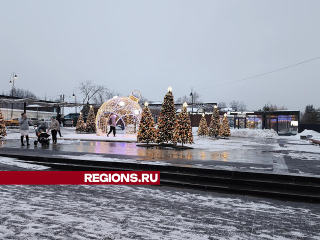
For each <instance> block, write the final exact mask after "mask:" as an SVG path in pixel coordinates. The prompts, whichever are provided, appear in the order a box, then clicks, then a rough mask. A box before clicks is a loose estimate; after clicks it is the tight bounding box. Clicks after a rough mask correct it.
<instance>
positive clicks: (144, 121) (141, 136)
mask: <svg viewBox="0 0 320 240" xmlns="http://www.w3.org/2000/svg"><path fill="white" fill-rule="evenodd" d="M144 106H145V107H144V109H143V110H142V114H141V119H140V124H139V131H138V135H137V141H138V142H146V143H147V144H149V142H155V140H156V128H155V124H154V120H153V117H152V114H151V111H150V109H149V108H148V102H145V104H144Z"/></svg>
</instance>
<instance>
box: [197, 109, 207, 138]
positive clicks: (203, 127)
mask: <svg viewBox="0 0 320 240" xmlns="http://www.w3.org/2000/svg"><path fill="white" fill-rule="evenodd" d="M208 133H209V131H208V124H207V120H206V117H205V114H204V113H203V114H202V117H201V120H200V124H199V128H198V136H208Z"/></svg>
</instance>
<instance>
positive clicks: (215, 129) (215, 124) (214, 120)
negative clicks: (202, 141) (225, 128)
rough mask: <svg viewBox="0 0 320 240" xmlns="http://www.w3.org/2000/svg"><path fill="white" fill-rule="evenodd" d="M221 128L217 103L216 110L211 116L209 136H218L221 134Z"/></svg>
mask: <svg viewBox="0 0 320 240" xmlns="http://www.w3.org/2000/svg"><path fill="white" fill-rule="evenodd" d="M219 129H220V117H219V110H218V107H217V105H215V106H214V111H213V113H212V116H211V122H210V126H209V136H210V137H217V136H218V135H219Z"/></svg>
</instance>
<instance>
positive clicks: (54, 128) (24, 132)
mask: <svg viewBox="0 0 320 240" xmlns="http://www.w3.org/2000/svg"><path fill="white" fill-rule="evenodd" d="M19 124H20V134H21V146H25V144H24V142H23V140H24V136H26V142H27V146H29V145H30V143H29V125H30V124H31V121H30V120H29V119H28V117H27V114H26V113H22V114H21V117H20V119H19ZM39 129H41V131H39V133H41V132H43V131H45V130H46V126H41V125H40V126H39ZM50 130H51V135H52V142H53V144H57V133H59V134H60V137H61V132H60V123H59V122H58V121H57V120H56V119H55V118H54V117H52V118H51V123H50V126H49V128H48V130H47V133H49V131H50Z"/></svg>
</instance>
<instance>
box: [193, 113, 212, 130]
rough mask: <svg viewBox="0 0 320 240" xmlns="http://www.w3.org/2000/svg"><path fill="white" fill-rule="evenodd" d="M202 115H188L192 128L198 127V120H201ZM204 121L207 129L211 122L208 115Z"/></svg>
mask: <svg viewBox="0 0 320 240" xmlns="http://www.w3.org/2000/svg"><path fill="white" fill-rule="evenodd" d="M201 117H202V115H201V114H197V115H190V120H191V123H192V124H191V125H192V127H199V124H200V120H201ZM205 117H206V120H207V124H208V127H209V125H210V121H211V114H210V115H207V114H206V115H205Z"/></svg>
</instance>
